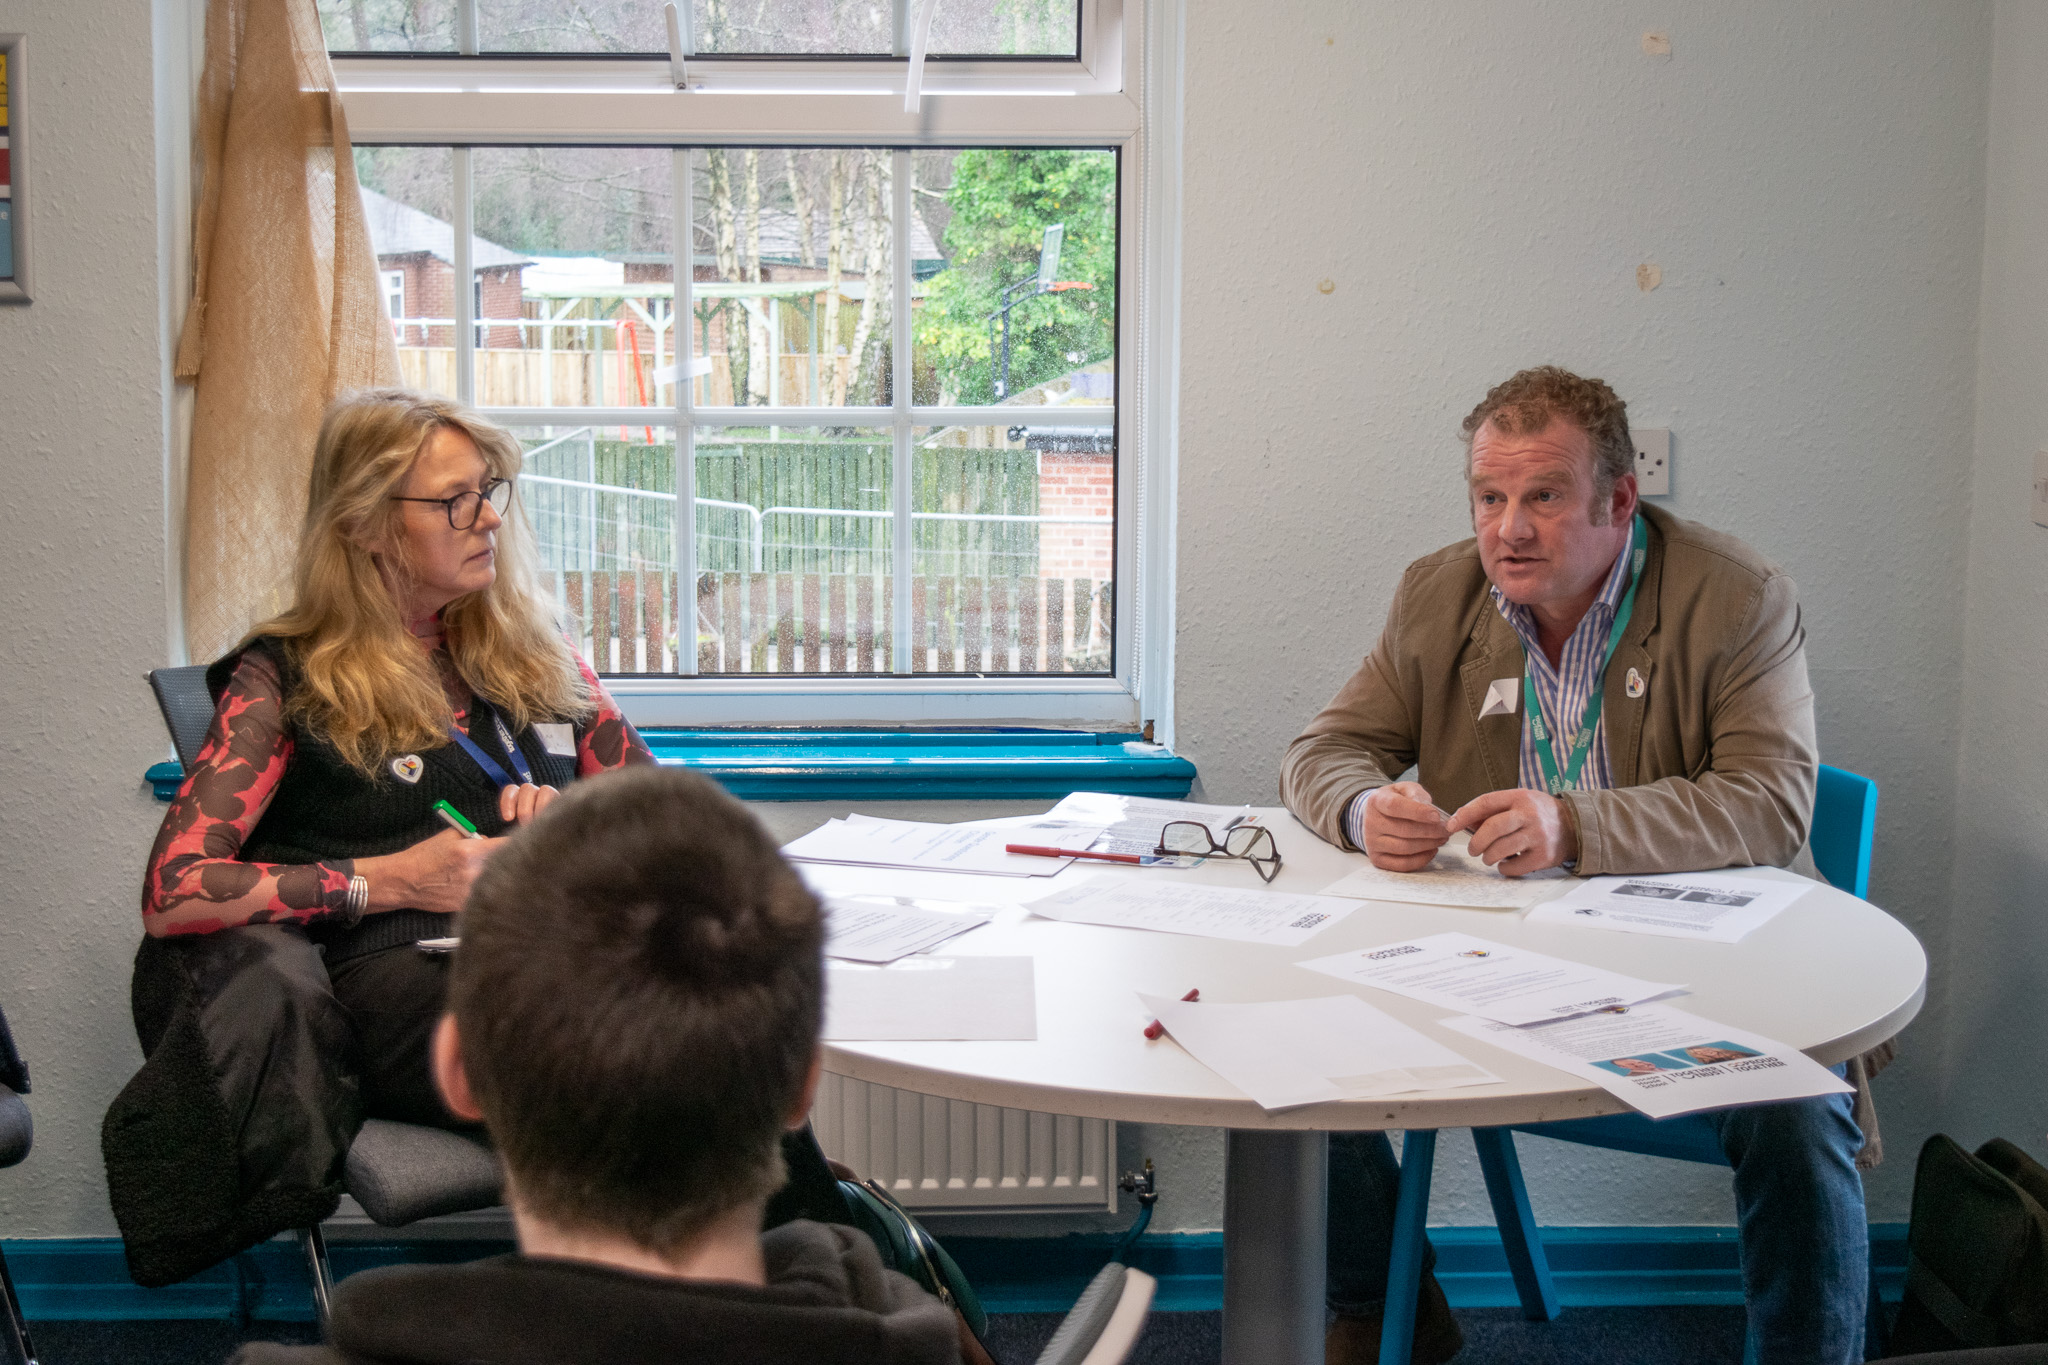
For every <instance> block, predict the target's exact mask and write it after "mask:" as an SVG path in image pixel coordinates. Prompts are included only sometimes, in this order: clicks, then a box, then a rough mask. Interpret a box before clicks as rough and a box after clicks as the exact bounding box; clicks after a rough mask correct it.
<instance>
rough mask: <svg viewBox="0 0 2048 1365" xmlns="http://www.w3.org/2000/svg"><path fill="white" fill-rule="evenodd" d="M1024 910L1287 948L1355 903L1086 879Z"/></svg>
mask: <svg viewBox="0 0 2048 1365" xmlns="http://www.w3.org/2000/svg"><path fill="white" fill-rule="evenodd" d="M1024 908H1025V909H1026V910H1029V911H1030V912H1031V913H1032V914H1034V915H1039V916H1041V917H1043V918H1045V919H1063V920H1071V921H1073V922H1075V923H1078V924H1109V925H1114V926H1116V927H1118V928H1123V929H1157V930H1159V931H1160V932H1162V933H1168V934H1195V935H1198V936H1200V937H1202V938H1227V939H1235V940H1237V941H1238V942H1240V943H1270V944H1273V945H1275V946H1276V947H1281V948H1293V947H1297V946H1299V945H1300V944H1302V943H1305V942H1307V941H1308V939H1309V938H1311V937H1312V936H1313V935H1315V934H1317V933H1320V932H1321V931H1322V930H1324V929H1327V928H1329V927H1330V926H1331V925H1333V924H1335V923H1336V922H1337V921H1338V920H1340V919H1343V918H1344V917H1345V916H1346V915H1348V914H1350V913H1351V912H1352V911H1353V910H1355V909H1357V908H1358V907H1357V905H1356V904H1354V903H1353V902H1351V901H1344V900H1337V899H1336V898H1334V897H1331V896H1303V895H1296V894H1292V893H1289V892H1285V891H1257V890H1253V889H1252V888H1251V887H1239V886H1209V885H1206V884H1201V883H1195V882H1161V881H1150V880H1145V881H1137V880H1132V879H1130V878H1126V877H1090V878H1088V879H1087V880H1086V881H1082V882H1077V883H1075V884H1074V885H1072V886H1069V887H1067V888H1066V889H1065V890H1063V891H1056V892H1054V893H1053V894H1052V895H1050V896H1044V897H1041V898H1040V899H1038V900H1035V901H1032V902H1030V903H1029V904H1027V905H1026V906H1025V907H1024Z"/></svg>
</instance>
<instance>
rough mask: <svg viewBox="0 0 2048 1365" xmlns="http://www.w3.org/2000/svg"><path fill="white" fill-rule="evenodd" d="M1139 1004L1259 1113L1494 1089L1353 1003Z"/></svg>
mask: <svg viewBox="0 0 2048 1365" xmlns="http://www.w3.org/2000/svg"><path fill="white" fill-rule="evenodd" d="M1138 999H1139V1001H1140V1003H1142V1004H1143V1005H1144V1007H1145V1011H1146V1013H1147V1014H1148V1015H1150V1016H1151V1017H1153V1018H1156V1019H1158V1020H1159V1022H1160V1023H1162V1024H1164V1025H1165V1026H1166V1031H1167V1032H1168V1033H1169V1034H1171V1035H1173V1040H1174V1041H1175V1042H1176V1043H1179V1044H1180V1045H1181V1046H1182V1047H1183V1048H1186V1049H1187V1051H1188V1054H1189V1055H1190V1056H1192V1057H1193V1058H1194V1059H1195V1060H1196V1061H1198V1062H1200V1063H1201V1064H1202V1065H1203V1066H1206V1067H1208V1068H1209V1069H1210V1070H1211V1071H1213V1072H1215V1073H1216V1074H1217V1075H1219V1076H1221V1077H1222V1078H1223V1079H1224V1080H1226V1081H1229V1082H1230V1083H1231V1084H1232V1085H1234V1086H1236V1087H1237V1088H1238V1089H1239V1090H1242V1091H1243V1092H1244V1093H1245V1094H1247V1095H1249V1096H1250V1097H1251V1098H1252V1099H1254V1100H1256V1101H1258V1103H1259V1106H1260V1107H1261V1108H1263V1109H1291V1108H1293V1107H1294V1106H1296V1105H1301V1104H1320V1103H1322V1102H1323V1101H1326V1100H1354V1099H1374V1098H1377V1097H1379V1096H1381V1095H1399V1094H1405V1093H1408V1092H1410V1091H1416V1090H1454V1089H1458V1088H1460V1087H1463V1086H1468V1085H1490V1084H1497V1083H1498V1082H1499V1081H1500V1077H1498V1076H1496V1075H1494V1074H1493V1073H1492V1072H1491V1071H1488V1070H1487V1069H1486V1068H1485V1067H1482V1066H1479V1065H1476V1064H1475V1063H1473V1062H1471V1061H1469V1060H1467V1059H1466V1058H1464V1057H1461V1056H1459V1055H1458V1054H1457V1053H1456V1052H1454V1051H1452V1050H1451V1049H1450V1048H1448V1047H1445V1046H1444V1045H1443V1044H1442V1043H1439V1042H1437V1041H1436V1040H1435V1039H1434V1038H1431V1037H1429V1036H1428V1035H1427V1034H1424V1033H1420V1032H1418V1031H1416V1030H1415V1029H1412V1028H1410V1027H1409V1026H1408V1025H1406V1024H1404V1023H1402V1022H1401V1021H1400V1020H1398V1019H1395V1018H1394V1017H1392V1016H1391V1015H1388V1014H1385V1013H1383V1012H1382V1011H1380V1010H1376V1009H1374V1008H1373V1007H1372V1006H1371V1005H1368V1004H1366V1003H1365V1002H1364V1001H1363V1000H1360V999H1359V998H1358V997H1357V996H1355V995H1328V996H1322V997H1320V998H1318V999H1314V1000H1274V1001H1268V1002H1265V1003H1261V1004H1251V1005H1208V1004H1201V1003H1198V1002H1193V1001H1186V1000H1173V999H1168V998H1166V997H1162V996H1152V995H1143V994H1141V995H1139V997H1138Z"/></svg>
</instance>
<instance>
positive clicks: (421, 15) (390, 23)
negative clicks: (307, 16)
mask: <svg viewBox="0 0 2048 1365" xmlns="http://www.w3.org/2000/svg"><path fill="white" fill-rule="evenodd" d="M456 3H457V0H319V3H318V8H319V11H320V28H321V30H322V31H323V32H324V33H325V34H326V36H327V50H328V51H330V52H453V51H455V47H456V41H455V6H456Z"/></svg>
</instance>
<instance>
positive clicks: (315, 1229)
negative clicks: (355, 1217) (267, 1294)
mask: <svg viewBox="0 0 2048 1365" xmlns="http://www.w3.org/2000/svg"><path fill="white" fill-rule="evenodd" d="M299 1246H300V1247H301V1248H303V1249H304V1250H305V1253H306V1269H307V1271H308V1272H309V1273H310V1274H311V1276H312V1280H313V1315H314V1317H316V1318H317V1319H319V1322H320V1335H321V1336H322V1337H323V1338H324V1337H325V1336H326V1335H327V1317H328V1312H329V1310H330V1308H331V1306H332V1301H333V1298H334V1281H333V1280H332V1279H331V1278H329V1276H328V1273H327V1239H326V1238H325V1237H322V1236H321V1235H320V1225H319V1224H318V1223H314V1224H311V1225H310V1226H307V1227H303V1228H300V1229H299Z"/></svg>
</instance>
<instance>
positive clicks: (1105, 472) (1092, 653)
mask: <svg viewBox="0 0 2048 1365" xmlns="http://www.w3.org/2000/svg"><path fill="white" fill-rule="evenodd" d="M1115 451H1116V446H1115V439H1114V432H1113V430H1112V428H1111V427H1110V426H1109V424H1108V420H1107V417H1106V416H1105V418H1104V420H1103V424H1102V425H1101V426H1099V427H1096V426H1082V425H1075V426H1061V427H1025V426H1015V427H927V428H920V429H919V430H918V431H917V434H916V438H915V448H914V452H913V456H912V468H913V471H914V475H913V477H914V479H915V485H914V490H913V494H912V516H913V518H914V530H913V531H912V533H911V539H912V544H913V550H914V555H915V573H916V577H915V578H913V579H912V580H911V589H910V593H911V624H910V632H911V633H910V639H911V668H912V669H913V671H916V672H935V673H1108V672H1110V671H1111V669H1112V667H1113V659H1112V657H1111V649H1110V645H1111V640H1112V638H1113V633H1112V626H1113V624H1114V621H1113V617H1112V613H1113V610H1114V604H1115V600H1116V595H1115V585H1114V582H1113V581H1112V575H1113V572H1114V570H1113V568H1112V565H1113V564H1114V562H1115V556H1114V549H1115V538H1114V532H1113V525H1114V521H1113V518H1114V516H1115V511H1116V453H1115Z"/></svg>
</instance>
